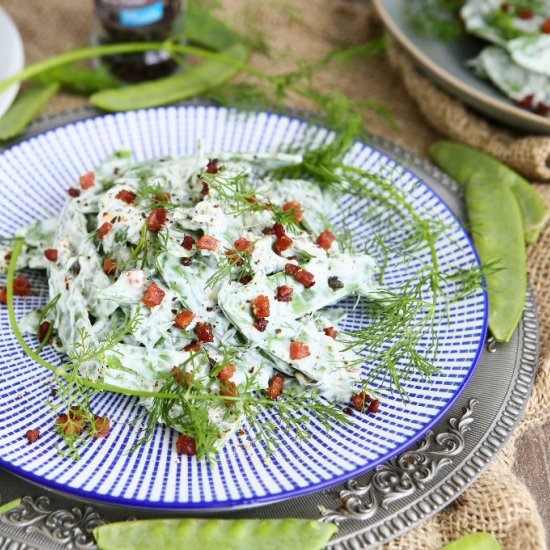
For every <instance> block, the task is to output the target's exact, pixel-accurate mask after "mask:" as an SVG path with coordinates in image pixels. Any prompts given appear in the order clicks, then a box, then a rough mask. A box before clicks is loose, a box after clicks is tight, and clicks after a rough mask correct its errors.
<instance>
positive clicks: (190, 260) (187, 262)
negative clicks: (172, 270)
mask: <svg viewBox="0 0 550 550" xmlns="http://www.w3.org/2000/svg"><path fill="white" fill-rule="evenodd" d="M181 263H182V265H184V266H185V267H189V266H190V265H191V264H192V263H193V258H182V259H181Z"/></svg>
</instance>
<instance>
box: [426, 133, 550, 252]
mask: <svg viewBox="0 0 550 550" xmlns="http://www.w3.org/2000/svg"><path fill="white" fill-rule="evenodd" d="M430 154H431V156H432V158H433V159H434V161H435V162H436V164H437V165H438V166H440V167H441V168H442V169H443V170H445V172H447V173H448V174H450V175H451V176H452V177H453V178H454V179H455V180H456V181H458V182H459V183H460V184H462V185H464V186H467V185H468V183H469V182H470V180H471V179H472V178H473V177H474V176H476V177H477V176H481V177H483V178H485V179H486V180H487V181H489V182H492V183H493V184H494V185H495V186H496V185H506V186H508V187H510V189H511V190H512V192H513V193H514V196H515V197H516V200H517V201H518V203H519V207H520V210H521V215H522V220H523V231H524V233H525V242H526V243H527V244H529V243H533V242H535V241H536V240H537V238H538V236H539V234H540V232H541V229H542V227H543V225H544V223H545V222H546V220H547V217H548V208H547V207H546V204H545V202H544V200H543V199H542V197H541V196H540V194H539V193H538V191H537V190H536V189H535V187H533V186H532V185H531V184H530V183H529V182H528V181H527V180H526V179H525V178H522V177H521V176H520V175H519V174H518V173H517V172H514V171H513V170H512V169H510V168H508V166H506V165H505V164H502V162H499V161H498V160H497V159H495V158H494V157H492V156H490V155H488V154H487V153H484V152H482V151H480V150H478V149H474V148H473V147H469V146H468V145H464V144H462V143H457V142H454V141H438V142H436V143H434V144H433V145H432V146H431V147H430Z"/></svg>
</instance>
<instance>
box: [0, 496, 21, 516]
mask: <svg viewBox="0 0 550 550" xmlns="http://www.w3.org/2000/svg"><path fill="white" fill-rule="evenodd" d="M20 505H21V499H20V498H16V499H15V500H11V501H10V502H6V503H5V504H2V505H1V506H0V515H2V514H5V513H6V512H9V511H10V510H13V509H14V508H17V507H18V506H20Z"/></svg>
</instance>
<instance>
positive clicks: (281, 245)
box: [273, 235, 293, 256]
mask: <svg viewBox="0 0 550 550" xmlns="http://www.w3.org/2000/svg"><path fill="white" fill-rule="evenodd" d="M292 244H293V241H292V239H291V238H290V237H289V236H288V235H283V236H282V237H279V238H278V239H277V240H276V241H275V244H274V245H273V249H274V250H275V252H276V253H277V254H279V256H280V255H281V252H284V251H285V250H288V249H289V248H290V247H291V246H292Z"/></svg>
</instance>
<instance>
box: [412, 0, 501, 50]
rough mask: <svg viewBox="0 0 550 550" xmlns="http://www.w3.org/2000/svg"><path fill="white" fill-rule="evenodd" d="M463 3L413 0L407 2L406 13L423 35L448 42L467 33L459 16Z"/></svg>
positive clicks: (456, 1)
mask: <svg viewBox="0 0 550 550" xmlns="http://www.w3.org/2000/svg"><path fill="white" fill-rule="evenodd" d="M463 4H464V0H413V1H411V2H407V3H406V4H405V5H406V8H405V13H406V15H407V17H408V19H409V21H410V23H411V25H413V27H414V28H415V29H416V30H417V31H418V32H419V33H420V34H421V35H422V36H426V37H428V38H435V39H437V40H442V41H446V42H448V41H451V40H456V39H457V38H461V37H462V36H464V35H465V30H464V26H463V25H462V23H461V22H460V19H459V18H458V11H459V9H460V8H461V7H462V5H463ZM499 9H500V8H499Z"/></svg>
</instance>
